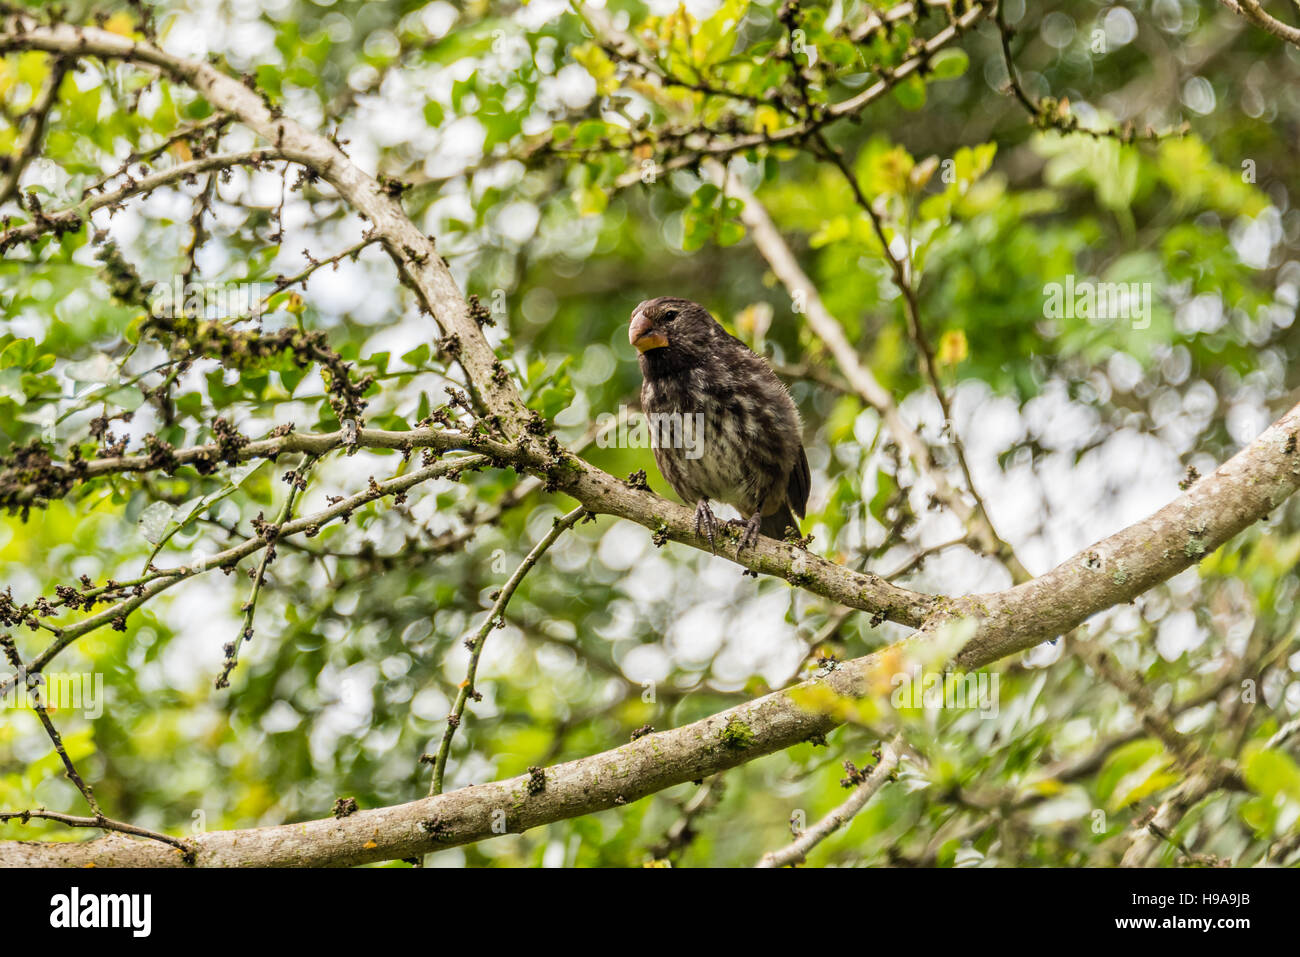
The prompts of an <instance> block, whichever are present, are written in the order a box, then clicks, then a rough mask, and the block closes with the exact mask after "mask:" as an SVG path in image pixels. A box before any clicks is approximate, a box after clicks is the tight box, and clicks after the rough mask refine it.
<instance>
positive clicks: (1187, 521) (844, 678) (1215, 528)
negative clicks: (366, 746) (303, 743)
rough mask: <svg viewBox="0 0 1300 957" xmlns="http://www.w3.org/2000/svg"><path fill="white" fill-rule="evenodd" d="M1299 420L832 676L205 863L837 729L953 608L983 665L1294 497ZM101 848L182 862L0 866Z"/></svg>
mask: <svg viewBox="0 0 1300 957" xmlns="http://www.w3.org/2000/svg"><path fill="white" fill-rule="evenodd" d="M1298 432H1300V406H1297V407H1296V408H1293V409H1292V410H1291V411H1290V412H1288V413H1287V414H1286V415H1285V416H1283V417H1282V418H1281V419H1279V420H1278V421H1277V422H1276V423H1274V424H1273V425H1272V426H1271V427H1270V428H1269V429H1267V430H1266V431H1265V432H1264V433H1263V434H1262V435H1260V436H1259V438H1257V439H1256V440H1255V441H1254V442H1253V443H1251V444H1250V445H1249V446H1247V447H1246V448H1245V449H1243V450H1242V451H1241V452H1239V453H1238V454H1237V455H1235V456H1233V458H1231V459H1229V460H1228V461H1227V462H1225V463H1224V464H1223V465H1222V466H1220V467H1219V468H1218V469H1217V470H1216V471H1215V472H1214V473H1213V474H1212V475H1209V476H1207V477H1206V478H1204V479H1202V480H1201V481H1200V482H1198V483H1197V484H1196V485H1194V486H1193V487H1192V488H1191V489H1190V490H1189V491H1187V492H1185V493H1184V494H1182V495H1180V496H1179V497H1178V498H1176V499H1174V501H1172V502H1171V503H1170V504H1168V505H1166V506H1165V507H1164V508H1162V509H1160V510H1159V511H1158V512H1156V513H1155V514H1154V515H1152V516H1150V517H1149V518H1147V519H1145V520H1143V521H1141V522H1138V523H1136V524H1135V525H1132V526H1129V527H1128V528H1126V529H1124V530H1122V531H1120V532H1117V533H1116V534H1114V535H1112V536H1110V537H1109V538H1107V539H1104V540H1103V541H1100V542H1098V543H1097V544H1096V545H1093V546H1092V547H1091V548H1088V549H1085V550H1084V551H1082V552H1080V553H1079V554H1077V555H1075V556H1073V557H1072V558H1070V559H1068V560H1067V561H1065V562H1064V563H1062V564H1061V565H1059V566H1057V567H1056V568H1055V569H1053V570H1052V571H1050V572H1048V573H1047V574H1045V575H1042V576H1040V577H1039V578H1037V579H1034V580H1033V581H1031V582H1028V583H1026V584H1023V585H1017V586H1015V587H1014V588H1010V589H1007V590H1005V591H1002V592H997V593H994V594H990V595H976V596H970V597H967V598H960V599H956V600H939V601H938V602H937V604H936V606H935V607H936V611H935V613H934V614H932V615H930V616H929V617H928V619H927V621H926V625H925V627H924V628H922V630H921V631H920V632H919V633H918V634H917V635H913V636H912V637H910V638H908V639H905V640H904V641H903V642H901V643H899V644H897V645H893V646H890V647H889V648H886V649H883V650H881V651H879V652H876V653H875V654H873V655H868V656H866V657H863V658H857V659H854V660H852V661H848V662H844V663H842V664H841V665H839V666H838V667H836V668H835V669H834V670H833V671H831V672H830V673H829V674H828V675H826V676H825V677H822V678H816V679H813V680H811V681H807V682H804V683H803V684H800V685H796V686H795V687H793V688H790V689H786V690H784V691H779V692H776V693H774V694H769V695H766V696H764V697H762V698H758V699H756V700H754V701H750V702H748V703H746V704H743V705H740V706H738V707H735V708H731V709H729V710H727V711H723V712H721V713H719V714H715V715H713V716H711V717H708V718H704V719H703V720H700V721H696V722H694V723H692V724H688V725H685V726H683V727H680V728H674V729H672V730H668V731H662V732H659V733H657V734H650V735H646V736H645V737H642V738H638V739H637V740H636V741H633V742H631V743H630V744H625V745H623V746H622V747H620V748H616V749H614V750H612V751H606V752H603V753H601V754H596V755H592V756H590V757H587V758H581V759H579V760H576V761H570V762H568V763H566V764H561V765H558V766H556V767H554V768H551V769H549V770H548V771H547V772H546V773H545V776H544V780H542V781H539V780H538V779H537V778H536V777H535V776H532V775H522V776H520V777H516V778H511V779H510V780H507V781H498V782H494V783H491V784H478V785H473V786H471V787H467V788H461V789H460V790H457V791H452V792H451V793H449V794H442V795H438V796H436V797H430V798H425V799H423V800H420V801H413V802H411V803H408V804H401V805H396V806H394V807H388V808H379V809H375V810H370V811H360V812H358V813H356V814H353V815H351V816H349V817H345V818H341V819H333V818H329V819H324V820H318V821H307V822H302V823H296V824H285V825H280V826H277V827H267V828H256V829H253V830H248V831H223V832H218V833H212V834H204V835H200V836H199V837H197V838H195V840H194V842H193V843H194V844H195V845H196V855H197V857H196V859H197V862H198V863H199V864H200V865H209V866H223V865H235V864H239V865H245V866H277V865H279V866H284V865H304V866H311V865H323V864H338V865H352V864H362V863H367V862H371V861H381V860H391V859H394V858H400V857H411V856H415V855H419V854H422V853H427V852H429V851H433V850H437V849H439V848H443V847H450V846H453V845H457V844H466V843H470V842H473V841H478V840H482V839H485V838H488V837H491V836H494V835H495V834H498V833H500V824H501V823H504V825H505V828H506V830H507V831H510V832H519V831H524V830H528V829H529V828H532V827H537V826H538V825H540V824H546V823H549V822H552V821H558V820H563V819H566V818H573V817H579V816H582V815H584V814H590V813H593V812H595V811H602V810H606V809H608V808H612V807H618V806H621V805H623V804H626V803H628V802H631V801H635V800H638V799H640V798H642V797H645V796H647V795H649V794H653V793H655V792H657V791H661V790H663V789H665V788H668V787H672V786H673V785H675V784H681V783H683V782H686V781H693V780H699V779H701V778H705V777H708V776H709V775H711V774H716V773H717V772H719V771H723V770H726V769H727V768H732V767H736V766H737V765H740V764H744V763H747V762H749V761H753V760H754V759H756V758H759V757H762V756H763V755H765V754H771V753H772V752H774V751H778V750H782V749H784V748H788V747H791V746H793V745H795V744H798V743H800V742H802V741H806V740H809V739H810V738H815V737H817V736H820V735H825V734H826V733H828V732H829V731H831V730H833V729H834V728H835V726H836V724H837V723H838V721H839V719H838V718H837V717H835V716H833V715H829V714H826V713H822V712H820V711H813V710H809V709H808V708H807V707H806V706H804V705H803V704H801V703H800V702H801V701H807V700H808V696H809V695H810V692H811V693H814V694H815V693H816V691H815V689H819V688H820V689H827V690H829V691H830V692H833V693H834V694H837V695H843V696H848V697H862V696H864V695H865V694H867V693H868V691H869V689H870V688H871V687H873V686H877V685H876V682H882V681H883V683H884V684H885V685H886V686H887V685H888V682H889V678H890V676H891V674H890V673H892V671H893V670H894V669H896V668H897V667H898V665H899V659H900V651H903V650H906V648H907V647H908V646H910V645H912V644H913V643H914V642H920V641H925V640H926V638H927V636H928V634H929V633H930V632H931V631H932V630H933V628H934V626H935V625H937V624H938V623H939V622H940V621H942V620H950V619H952V618H958V617H970V618H973V619H974V620H975V621H976V622H977V631H976V634H975V637H974V638H973V639H972V640H971V641H970V642H968V643H967V645H966V647H965V648H964V649H963V650H962V652H961V653H960V654H959V655H958V659H957V660H958V663H959V665H960V666H961V667H963V668H966V669H974V668H978V667H981V666H983V665H986V664H988V663H990V662H992V661H996V660H997V659H999V658H1003V657H1006V656H1007V655H1010V654H1014V653H1015V652H1017V651H1021V650H1024V649H1026V648H1029V647H1032V646H1033V645H1035V644H1038V643H1039V642H1041V641H1043V640H1045V639H1049V638H1053V637H1056V636H1057V635H1060V634H1063V633H1064V632H1066V631H1068V630H1069V629H1071V628H1073V627H1075V626H1076V625H1078V624H1079V623H1080V622H1082V621H1083V620H1085V619H1086V618H1088V617H1089V616H1090V615H1093V614H1096V613H1097V612H1099V611H1103V610H1105V609H1106V608H1109V607H1111V606H1112V605H1115V604H1118V603H1121V602H1126V601H1129V600H1131V599H1133V598H1135V597H1137V596H1138V595H1140V594H1141V593H1143V592H1144V591H1146V590H1147V589H1149V588H1151V587H1152V586H1154V585H1156V584H1158V583H1159V582H1162V581H1165V580H1167V579H1168V578H1170V577H1172V576H1173V575H1175V574H1177V573H1178V572H1179V571H1182V570H1183V569H1184V568H1187V567H1188V566H1190V565H1192V564H1194V563H1196V562H1199V561H1200V560H1201V559H1202V558H1203V557H1204V556H1205V555H1207V554H1209V553H1210V552H1212V551H1214V550H1215V549H1216V548H1218V547H1219V546H1220V545H1222V544H1223V543H1224V542H1226V541H1228V540H1229V539H1230V538H1232V537H1233V536H1234V535H1236V534H1237V533H1238V532H1240V531H1241V530H1243V529H1244V528H1246V527H1247V526H1248V525H1250V524H1252V523H1253V522H1256V521H1258V520H1259V519H1261V518H1263V517H1264V516H1265V515H1267V514H1268V513H1269V512H1271V511H1272V510H1273V509H1275V508H1277V507H1279V506H1280V505H1281V504H1282V503H1283V502H1284V501H1285V500H1286V498H1287V497H1288V496H1289V495H1291V493H1292V492H1294V491H1295V489H1296V487H1297V485H1300V450H1298V449H1297V433H1298ZM590 473H591V474H589V470H586V469H584V470H582V471H580V472H579V473H578V477H576V478H573V479H570V480H569V481H568V482H566V483H563V487H564V489H565V490H566V491H570V493H571V494H575V496H576V497H578V498H579V500H580V501H582V502H583V504H584V505H587V507H588V508H590V509H593V510H602V511H610V510H611V509H613V508H619V509H621V510H623V511H629V512H636V511H637V509H636V505H637V503H638V502H639V501H640V496H647V493H644V492H639V491H635V490H632V489H628V488H627V487H626V486H624V485H623V484H622V483H619V482H617V480H611V479H609V477H608V476H605V477H604V478H601V476H604V473H601V472H598V471H595V470H590ZM609 481H613V482H614V483H615V484H616V485H618V487H619V488H620V489H622V492H621V493H620V492H617V491H615V490H613V489H609V488H605V487H604V485H603V484H602V483H604V482H609ZM647 497H648V498H650V500H652V501H655V499H654V498H653V496H647ZM602 506H605V507H602ZM667 511H668V512H669V521H670V522H671V524H672V526H673V527H674V528H678V529H680V532H681V534H682V535H686V534H690V532H689V523H690V522H691V513H690V512H689V511H688V510H687V509H685V508H682V507H680V506H672V507H671V509H668V510H667ZM679 513H680V514H679ZM626 517H629V518H634V519H635V518H636V515H634V514H629V515H627V516H626ZM642 518H644V516H642ZM643 523H644V522H643ZM789 547H790V546H785V545H778V544H777V543H775V542H772V541H771V540H768V539H764V540H763V541H762V542H760V545H759V546H758V547H757V548H756V549H755V552H756V553H759V557H760V559H762V558H764V557H766V556H769V555H770V556H772V557H773V558H775V556H776V555H777V554H779V553H781V550H783V549H787V548H789ZM830 567H831V568H838V566H830ZM844 571H845V570H844V569H839V572H838V573H837V574H840V573H843V572H844ZM822 693H824V691H823V692H822ZM87 863H95V864H97V865H98V866H112V865H139V866H143V865H154V866H157V865H168V864H178V863H180V859H179V856H178V855H176V853H175V852H174V851H170V850H167V849H163V848H160V847H159V846H157V845H156V844H152V843H144V842H138V841H132V840H129V839H126V838H122V837H119V836H109V837H105V838H101V839H99V840H97V841H92V842H88V843H84V844H68V843H48V844H47V843H26V842H11V843H7V844H0V866H4V865H8V866H15V865H37V864H43V865H62V866H81V865H85V864H87Z"/></svg>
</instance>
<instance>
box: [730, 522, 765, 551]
mask: <svg viewBox="0 0 1300 957" xmlns="http://www.w3.org/2000/svg"><path fill="white" fill-rule="evenodd" d="M762 523H763V516H762V514H761V513H759V512H755V513H754V514H753V516H752V517H751V518H750V520H749V521H748V522H746V523H745V525H744V531H743V532H741V534H740V544H739V545H738V546H736V554H737V555H739V554H740V553H741V552H743V551H744V550H745V549H746V548H751V547H753V546H754V545H757V544H758V536H759V527H760V526H761V525H762Z"/></svg>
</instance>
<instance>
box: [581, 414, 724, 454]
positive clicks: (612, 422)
mask: <svg viewBox="0 0 1300 957" xmlns="http://www.w3.org/2000/svg"><path fill="white" fill-rule="evenodd" d="M596 425H597V427H598V428H599V430H600V431H599V432H598V433H597V435H596V445H598V446H599V447H600V448H602V449H609V448H614V449H644V448H646V447H647V446H650V447H653V448H656V449H682V450H684V451H685V452H686V457H687V458H688V459H698V458H699V457H700V456H702V455H703V454H704V413H703V412H652V413H651V414H650V415H646V414H644V413H642V412H637V411H635V410H633V409H628V408H627V406H623V405H620V406H619V407H618V413H617V414H615V413H613V412H602V413H601V414H600V415H598V416H597V417H596Z"/></svg>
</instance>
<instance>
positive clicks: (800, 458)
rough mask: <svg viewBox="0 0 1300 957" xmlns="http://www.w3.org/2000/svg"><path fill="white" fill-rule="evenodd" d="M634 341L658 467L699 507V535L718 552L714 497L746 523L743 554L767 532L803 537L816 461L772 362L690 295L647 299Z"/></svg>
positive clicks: (636, 317) (636, 318)
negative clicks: (810, 467)
mask: <svg viewBox="0 0 1300 957" xmlns="http://www.w3.org/2000/svg"><path fill="white" fill-rule="evenodd" d="M628 341H629V342H631V343H632V345H633V347H634V348H635V349H636V350H637V353H638V355H639V360H638V361H639V362H640V364H641V376H642V380H643V381H642V384H641V408H642V410H643V411H644V412H645V414H646V415H647V416H648V418H649V420H650V438H651V445H652V446H653V448H654V456H655V462H656V463H657V464H658V466H659V471H660V473H662V475H663V477H664V479H665V480H666V481H667V482H668V484H669V485H671V486H672V487H673V491H675V492H676V493H677V494H678V495H680V496H681V497H682V500H683V501H684V502H686V503H687V504H690V503H692V502H694V503H695V534H696V535H698V536H700V537H701V538H705V539H707V540H708V542H709V547H710V548H711V549H713V551H714V552H715V553H716V551H717V546H716V544H715V542H714V536H715V531H716V525H717V519H716V518H714V515H713V512H712V510H711V509H710V508H709V500H710V499H712V500H714V501H717V502H722V503H725V504H727V505H730V506H732V507H733V508H735V509H736V510H737V511H739V512H740V514H741V515H742V516H744V517H745V519H746V521H745V524H744V527H743V531H742V534H741V538H740V545H739V547H738V548H737V554H739V553H740V552H741V551H742V550H744V549H745V548H747V547H749V546H752V545H753V544H755V543H756V542H757V541H758V536H759V533H760V532H762V534H764V535H768V536H770V537H772V538H777V539H781V538H784V536H785V533H786V530H787V529H788V528H792V529H794V530H795V532H796V533H798V532H799V524H798V520H797V519H796V518H795V516H796V515H798V516H800V517H802V516H803V514H804V509H805V508H806V506H807V504H808V489H809V484H810V477H809V474H808V457H807V456H806V455H805V454H804V450H803V442H802V440H801V426H800V422H799V411H798V410H797V409H796V408H795V404H794V400H792V399H791V398H790V393H789V392H787V391H786V388H785V386H784V385H782V384H781V380H779V379H778V378H777V377H776V374H775V373H774V372H773V371H772V369H771V368H770V367H769V366H768V364H767V362H766V361H765V360H764V359H762V358H761V357H759V356H757V355H755V354H754V353H753V352H752V351H751V350H750V349H749V347H748V346H746V345H745V344H744V343H743V342H741V341H740V340H739V339H737V338H736V337H735V336H732V335H729V334H728V333H727V331H726V330H724V329H723V328H722V326H721V325H719V324H718V321H717V320H716V319H714V318H713V316H711V315H709V313H708V310H706V309H705V308H704V307H703V306H701V305H699V304H698V303H695V302H691V301H690V300H689V299H674V298H670V297H661V298H659V299H650V300H648V301H646V302H643V303H641V304H640V305H639V306H637V307H636V308H635V309H634V310H632V318H631V321H630V322H629V324H628Z"/></svg>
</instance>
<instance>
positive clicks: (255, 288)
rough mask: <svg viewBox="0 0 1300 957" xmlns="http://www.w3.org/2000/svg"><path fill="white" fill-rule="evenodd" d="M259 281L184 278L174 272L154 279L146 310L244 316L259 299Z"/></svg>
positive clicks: (197, 315) (161, 314)
mask: <svg viewBox="0 0 1300 957" xmlns="http://www.w3.org/2000/svg"><path fill="white" fill-rule="evenodd" d="M262 286H263V284H262V283H260V282H237V283H226V282H194V281H190V282H186V281H185V280H184V279H183V278H181V277H180V276H174V277H173V278H172V281H171V282H169V283H168V282H157V283H154V284H153V287H152V289H151V290H150V292H149V313H150V315H152V316H153V317H154V318H155V319H162V318H175V317H177V316H182V315H184V316H193V317H195V318H199V319H233V318H234V317H236V316H246V315H249V314H251V313H252V312H253V310H254V309H255V308H256V307H257V306H258V305H259V304H260V303H261V302H262V300H263V295H262V292H263V289H262Z"/></svg>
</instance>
